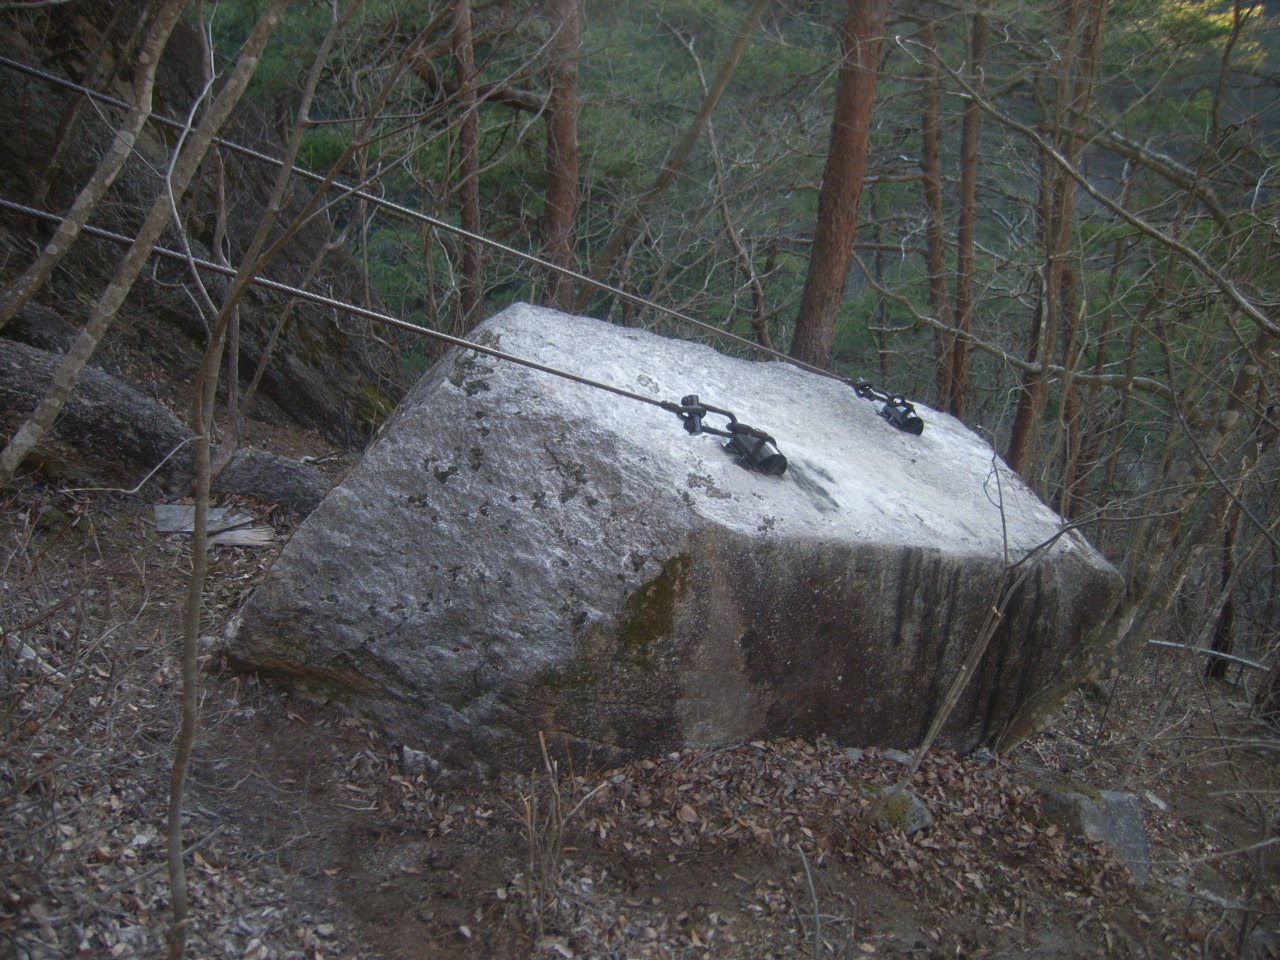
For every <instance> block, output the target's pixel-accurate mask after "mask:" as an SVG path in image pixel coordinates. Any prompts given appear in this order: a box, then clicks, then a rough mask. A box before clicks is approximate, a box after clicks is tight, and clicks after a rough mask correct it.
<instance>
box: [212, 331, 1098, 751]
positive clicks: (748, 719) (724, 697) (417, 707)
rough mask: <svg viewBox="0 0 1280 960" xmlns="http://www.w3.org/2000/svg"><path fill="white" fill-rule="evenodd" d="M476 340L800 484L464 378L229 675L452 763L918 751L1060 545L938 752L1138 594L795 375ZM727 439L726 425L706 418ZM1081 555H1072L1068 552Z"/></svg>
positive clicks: (967, 453) (301, 545)
mask: <svg viewBox="0 0 1280 960" xmlns="http://www.w3.org/2000/svg"><path fill="white" fill-rule="evenodd" d="M474 336H475V337H476V339H477V341H482V342H483V343H485V344H487V345H490V346H492V347H494V348H496V349H499V350H502V351H505V352H508V353H510V354H514V355H517V356H520V357H525V358H528V359H531V360H534V361H538V362H541V363H543V364H547V365H550V366H553V367H556V368H560V369H564V370H568V371H571V372H573V373H576V374H579V375H582V376H586V377H590V378H593V379H597V380H602V381H605V382H608V383H610V384H614V385H616V386H618V387H622V388H624V389H626V390H629V391H632V392H634V393H639V394H641V395H644V396H650V397H653V398H654V399H656V400H667V401H675V402H678V401H679V400H680V398H681V397H683V396H684V395H686V394H698V395H699V396H700V397H701V399H702V401H703V402H704V403H707V404H712V405H715V406H719V407H724V408H727V409H729V410H731V411H733V412H734V413H735V414H736V415H737V417H738V419H739V420H740V421H742V422H743V423H746V424H750V425H752V426H754V427H757V428H759V429H762V430H765V431H768V432H769V433H771V434H772V435H773V436H774V437H776V438H777V443H778V446H779V448H780V449H781V451H782V452H783V453H784V454H785V455H786V457H787V458H788V459H789V461H790V466H789V469H788V470H787V472H786V474H785V475H783V476H781V477H775V476H766V475H763V474H761V473H758V472H752V471H749V470H747V469H744V468H743V467H742V466H739V465H738V464H737V463H736V462H735V461H734V459H733V458H732V457H731V456H730V455H728V454H727V453H726V452H724V450H723V441H721V440H719V439H717V438H715V437H712V436H707V435H701V436H690V435H689V434H687V433H686V432H685V431H684V430H683V429H682V426H681V422H680V420H679V418H678V417H677V416H675V415H674V414H673V413H670V412H666V411H664V410H662V409H659V408H657V407H652V406H649V405H646V404H644V403H640V402H637V401H636V400H633V399H627V398H624V397H619V396H615V395H613V394H610V393H606V392H603V391H601V390H597V389H593V388H591V387H589V386H584V385H581V384H577V383H574V382H570V381H566V380H564V379H561V378H558V377H555V376H552V375H549V374H546V373H543V372H539V371H535V370H531V369H528V368H526V367H522V366H517V365H515V364H512V363H508V362H504V361H501V360H496V359H493V358H490V357H487V356H485V355H482V354H478V353H476V352H474V351H455V352H452V353H450V354H448V355H446V356H445V357H444V358H443V359H442V360H441V361H440V362H439V363H437V364H436V365H435V366H434V367H433V368H432V369H431V370H430V371H428V373H427V374H426V375H425V376H424V377H423V379H422V380H421V381H420V382H419V383H418V384H417V386H416V387H415V388H414V389H413V390H412V391H411V393H410V394H409V396H408V397H407V398H406V399H405V401H404V402H403V403H402V405H401V406H400V408H399V409H398V411H397V412H396V414H395V415H393V417H392V418H391V420H390V421H389V422H388V424H387V425H386V426H385V428H384V429H383V431H382V432H381V434H380V435H379V437H378V438H377V439H376V440H375V442H374V443H373V444H372V445H371V446H370V448H369V449H368V451H367V452H366V453H365V455H364V458H363V459H362V460H361V461H360V463H359V464H358V465H357V466H356V467H355V468H354V469H353V470H352V472H351V473H350V474H349V475H348V476H347V478H346V479H345V480H344V481H343V482H342V483H341V484H340V485H339V486H338V487H336V488H335V489H334V490H333V491H332V492H331V493H330V494H329V495H328V496H327V497H326V498H325V500H324V501H323V502H322V503H321V505H320V507H319V508H318V509H317V510H316V511H315V513H314V514H312V516H311V517H310V518H309V519H308V520H307V521H306V523H305V524H303V526H302V527H301V528H300V529H299V530H298V532H297V533H296V534H295V536H294V538H293V540H292V542H291V543H290V544H289V545H288V546H287V547H286V549H285V550H284V552H283V554H282V555H281V557H280V559H279V560H278V561H277V562H276V564H275V565H274V567H273V568H272V569H271V571H270V573H269V575H268V577H267V579H266V580H265V581H264V583H263V584H262V586H261V587H260V588H259V589H258V590H257V591H256V593H255V594H254V595H253V596H252V597H251V598H250V600H249V602H248V603H247V605H246V606H245V608H244V610H243V611H242V617H241V623H240V628H239V632H238V635H237V636H236V637H235V639H234V640H233V641H232V645H231V652H232V656H233V657H234V658H235V659H236V660H238V661H239V662H241V663H242V664H247V665H250V666H252V667H254V668H256V669H259V670H262V671H264V672H268V673H275V674H278V675H286V676H290V677H293V678H296V679H297V680H298V681H300V683H301V684H302V685H303V686H304V687H306V688H309V689H311V690H315V691H319V692H322V693H325V694H329V695H336V696H338V697H340V698H343V699H346V700H347V701H349V702H351V703H352V704H354V705H355V706H356V707H357V708H358V709H362V710H365V711H367V712H369V713H371V714H373V715H375V716H377V717H379V718H381V719H382V720H383V721H384V722H387V723H389V724H390V725H392V726H393V727H394V728H396V729H398V730H399V731H401V733H402V734H403V735H404V736H405V737H406V739H408V740H409V741H410V742H412V743H414V744H415V746H418V747H425V748H427V749H430V750H433V751H437V752H438V753H439V754H441V755H443V756H444V757H445V758H446V759H450V758H451V759H453V760H454V761H472V762H474V761H480V762H482V763H487V764H496V765H509V764H523V763H526V762H527V761H528V760H529V758H530V755H531V751H532V749H533V747H534V745H536V742H537V738H536V733H537V731H546V732H547V733H548V734H549V735H552V737H553V739H554V738H560V739H561V740H562V741H563V742H564V743H566V744H568V745H569V746H571V747H576V748H581V751H580V752H587V753H592V754H594V755H595V758H596V759H599V760H602V761H603V760H607V759H613V758H615V757H616V756H618V755H622V754H626V753H633V752H637V751H646V752H651V751H660V750H667V749H670V748H673V747H677V746H681V745H709V744H716V743H721V742H726V741H733V740H739V739H743V738H748V737H757V736H772V735H784V734H785V735H799V736H807V737H811V736H816V735H819V734H828V735H830V736H832V737H834V738H837V739H839V740H842V741H844V742H847V743H875V744H881V745H885V746H895V745H896V746H911V745H913V744H915V743H916V742H917V741H918V739H919V738H920V737H921V735H922V733H923V732H924V730H925V729H926V727H927V726H928V723H929V720H930V717H931V716H932V714H933V711H934V710H935V709H937V708H938V706H939V704H940V702H941V700H942V698H943V696H944V693H945V690H946V688H947V685H948V683H949V682H950V680H951V678H952V677H953V675H954V674H955V671H956V669H957V666H958V665H959V663H960V662H961V661H962V660H963V658H964V656H965V653H966V651H967V650H968V649H969V647H970V644H972V643H973V642H974V640H975V637H976V636H977V635H978V633H979V631H980V630H981V628H982V624H983V622H984V620H986V618H987V615H988V613H989V611H990V610H991V608H992V605H993V603H994V602H995V601H996V598H997V594H998V592H999V589H1000V584H1001V582H1002V578H1003V576H1004V573H1005V570H1006V567H1007V565H1008V564H1009V563H1011V562H1013V561H1016V560H1018V559H1020V558H1022V557H1023V556H1024V555H1026V554H1027V553H1028V552H1029V551H1032V550H1033V549H1035V548H1036V547H1037V546H1040V545H1042V544H1045V543H1046V542H1052V546H1051V547H1050V548H1049V549H1047V550H1044V551H1042V555H1040V556H1039V559H1038V560H1037V562H1036V565H1035V569H1034V572H1033V573H1032V574H1031V575H1030V576H1029V577H1028V578H1026V580H1025V582H1024V583H1023V585H1022V586H1021V588H1020V589H1019V591H1018V593H1017V595H1016V596H1015V597H1014V598H1013V600H1012V602H1010V603H1009V605H1008V608H1007V610H1006V613H1005V616H1004V618H1003V621H1002V622H1001V624H1000V627H999V629H998V630H997V632H996V633H995V635H994V637H993V638H992V640H991V644H990V649H989V651H988V652H987V654H986V656H985V658H984V660H983V662H982V665H981V667H980V668H979V670H978V672H977V675H976V676H975V677H974V679H973V681H972V682H971V684H970V686H969V688H968V691H967V693H966V695H965V696H964V698H963V699H962V700H961V701H960V703H959V705H958V707H957V709H956V710H955V711H954V713H953V715H952V717H951V719H950V721H949V722H948V724H947V725H946V727H945V728H944V731H943V734H942V736H941V738H940V743H943V744H946V745H950V746H954V747H959V748H965V747H969V746H972V745H975V744H977V743H978V742H980V741H982V740H983V739H984V738H987V737H990V736H993V735H995V734H996V733H998V731H999V729H1000V727H1001V724H1002V723H1003V722H1005V720H1006V719H1007V718H1008V717H1009V716H1010V714H1011V712H1012V711H1013V710H1014V708H1015V707H1016V706H1017V705H1018V704H1019V702H1020V701H1021V700H1022V699H1023V698H1024V697H1025V696H1026V695H1027V694H1028V693H1029V692H1030V691H1031V690H1033V689H1034V688H1035V687H1036V686H1037V684H1039V683H1040V682H1041V681H1042V680H1043V679H1044V678H1045V677H1046V676H1047V674H1048V673H1049V671H1051V670H1052V668H1053V667H1054V666H1055V665H1056V664H1057V663H1058V662H1059V661H1060V660H1061V659H1062V657H1063V656H1064V654H1066V653H1067V652H1068V651H1069V650H1071V649H1072V647H1073V646H1075V645H1076V644H1077V643H1078V642H1079V641H1080V639H1081V637H1082V635H1083V634H1084V633H1085V631H1087V630H1088V629H1089V628H1090V627H1091V626H1092V625H1094V624H1095V623H1096V622H1097V621H1098V620H1099V619H1100V618H1102V617H1103V616H1104V615H1105V614H1106V612H1107V610H1108V607H1109V605H1110V604H1111V603H1112V602H1113V599H1114V597H1115V595H1116V592H1117V590H1118V587H1119V577H1118V575H1117V574H1116V572H1115V571H1114V570H1113V569H1112V568H1111V567H1110V566H1108V565H1107V563H1106V562H1105V561H1104V560H1103V559H1102V557H1101V556H1099V554H1098V553H1097V552H1096V551H1094V550H1093V548H1092V547H1090V546H1089V545H1088V544H1087V543H1086V542H1085V541H1084V540H1083V539H1081V538H1080V537H1079V536H1078V535H1077V534H1075V533H1066V534H1062V523H1061V520H1060V519H1059V518H1058V517H1057V516H1056V515H1055V514H1054V513H1052V512H1051V511H1050V510H1048V509H1047V508H1046V507H1045V506H1044V505H1043V504H1042V503H1040V502H1039V501H1038V500H1037V499H1036V498H1035V496H1034V495H1033V494H1032V493H1031V492H1030V491H1028V490H1027V488H1026V487H1025V486H1024V485H1023V484H1022V483H1021V482H1020V481H1019V480H1018V479H1017V478H1016V477H1015V476H1014V475H1013V474H1012V473H1011V472H1010V471H1009V470H1008V468H1007V467H1005V466H1004V465H1003V464H1001V463H1000V462H999V460H998V459H997V458H996V457H995V456H994V454H993V453H992V451H991V448H990V447H989V446H988V445H987V444H986V443H985V442H983V441H982V440H980V439H979V438H978V437H976V436H975V435H974V434H972V433H971V432H969V431H968V430H967V429H965V428H964V427H963V426H962V425H961V424H959V423H958V422H957V421H955V420H953V419H951V418H949V417H946V416H944V415H942V414H939V413H933V412H930V411H928V410H924V411H922V413H923V415H924V417H925V419H926V422H927V426H926V428H925V430H924V433H923V435H922V436H913V435H911V434H908V433H903V432H899V431H897V430H895V429H893V428H892V427H891V426H890V425H889V423H888V422H886V420H884V419H882V418H881V417H879V416H877V408H876V407H875V406H874V405H873V404H871V403H868V402H866V401H864V400H862V399H859V398H858V397H857V396H856V395H855V394H854V392H853V390H852V389H850V388H849V387H848V386H846V385H844V384H841V383H839V382H837V381H834V380H830V379H826V378H822V377H818V376H815V375H812V374H809V373H805V372H803V371H801V370H798V369H796V368H794V367H792V366H790V365H787V364H783V363H760V362H751V361H747V360H739V359H733V358H729V357H726V356H723V355H722V354H720V353H717V352H716V351H714V350H712V349H711V348H709V347H705V346H700V345H696V344H693V343H688V342H684V341H678V340H669V339H664V338H662V337H659V336H655V335H653V334H649V333H645V332H640V331H636V330H630V329H625V328H621V327H616V326H612V325H609V324H605V323H601V322H598V321H594V320H589V319H584V318H580V317H570V316H566V315H563V314H560V313H556V312H554V311H550V310H545V309H540V308H535V307H530V306H525V305H517V306H513V307H511V308H509V309H508V310H506V311H504V312H503V313H501V314H499V315H498V316H496V317H494V318H493V319H491V320H489V321H488V322H487V323H485V324H484V325H483V326H481V327H480V328H479V329H478V330H476V331H475V333H474ZM706 422H707V423H708V424H709V425H716V426H723V425H724V420H723V418H719V419H717V418H714V417H709V418H708V419H707V421H706ZM1055 538H1056V539H1055Z"/></svg>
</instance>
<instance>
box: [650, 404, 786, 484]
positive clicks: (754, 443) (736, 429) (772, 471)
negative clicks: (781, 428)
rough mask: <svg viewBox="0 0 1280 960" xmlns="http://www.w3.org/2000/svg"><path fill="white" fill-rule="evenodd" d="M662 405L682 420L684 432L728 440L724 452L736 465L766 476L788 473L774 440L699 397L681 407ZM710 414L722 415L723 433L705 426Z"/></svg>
mask: <svg viewBox="0 0 1280 960" xmlns="http://www.w3.org/2000/svg"><path fill="white" fill-rule="evenodd" d="M663 406H664V407H666V408H667V409H668V410H670V411H671V412H672V413H674V414H675V415H676V416H677V417H679V418H680V420H681V422H682V423H683V424H684V428H685V430H686V431H687V432H688V433H689V434H691V435H693V436H697V435H698V434H700V433H710V434H714V435H715V436H718V437H728V438H729V442H728V443H726V444H725V445H724V449H725V450H726V451H728V452H729V454H730V455H732V456H733V458H734V463H736V464H737V465H738V466H740V467H742V468H743V469H746V470H754V471H756V472H757V473H763V474H764V475H765V476H766V477H780V476H782V475H783V474H784V473H786V472H787V458H786V457H784V456H783V455H782V454H781V453H780V452H779V451H778V446H777V443H776V442H775V441H774V439H773V437H771V436H769V434H767V433H765V432H764V431H763V430H757V429H756V428H755V427H749V426H747V425H746V424H745V423H739V422H738V418H737V417H735V416H734V415H733V414H732V413H730V412H729V411H728V410H722V409H721V408H720V407H713V406H710V405H708V404H705V403H702V402H700V401H699V400H698V396H697V394H690V395H689V396H687V397H684V398H683V399H682V400H681V401H680V404H679V406H677V405H675V404H665V403H664V404H663ZM711 413H716V414H719V415H720V416H722V417H724V418H725V419H726V420H727V421H728V422H727V423H726V424H725V428H724V429H723V430H721V429H720V428H718V427H712V426H708V425H707V424H705V423H703V419H704V418H705V417H706V416H707V415H708V414H711Z"/></svg>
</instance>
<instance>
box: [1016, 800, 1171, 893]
mask: <svg viewBox="0 0 1280 960" xmlns="http://www.w3.org/2000/svg"><path fill="white" fill-rule="evenodd" d="M1040 796H1041V805H1042V806H1041V809H1042V810H1043V811H1044V815H1045V817H1046V818H1048V819H1049V820H1050V821H1052V822H1054V823H1056V824H1058V825H1059V826H1061V827H1062V828H1063V829H1065V830H1067V831H1068V832H1070V833H1074V834H1075V835H1077V836H1081V837H1098V838H1101V840H1102V842H1103V843H1105V844H1106V845H1107V846H1108V847H1110V848H1111V849H1112V850H1113V851H1114V852H1115V854H1116V856H1118V857H1119V858H1120V859H1121V860H1123V861H1124V863H1125V864H1126V865H1127V866H1128V867H1129V870H1130V872H1132V874H1133V877H1134V879H1135V880H1137V881H1138V882H1139V883H1146V882H1147V879H1148V878H1149V877H1150V876H1151V860H1150V853H1149V845H1148V843H1147V833H1146V831H1145V830H1144V829H1143V827H1142V805H1141V803H1139V801H1138V798H1137V797H1135V796H1134V795H1133V794H1132V793H1120V792H1118V791H1115V790H1098V791H1089V792H1088V793H1083V792H1080V791H1078V790H1064V789H1057V788H1045V789H1042V790H1041V791H1040Z"/></svg>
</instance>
